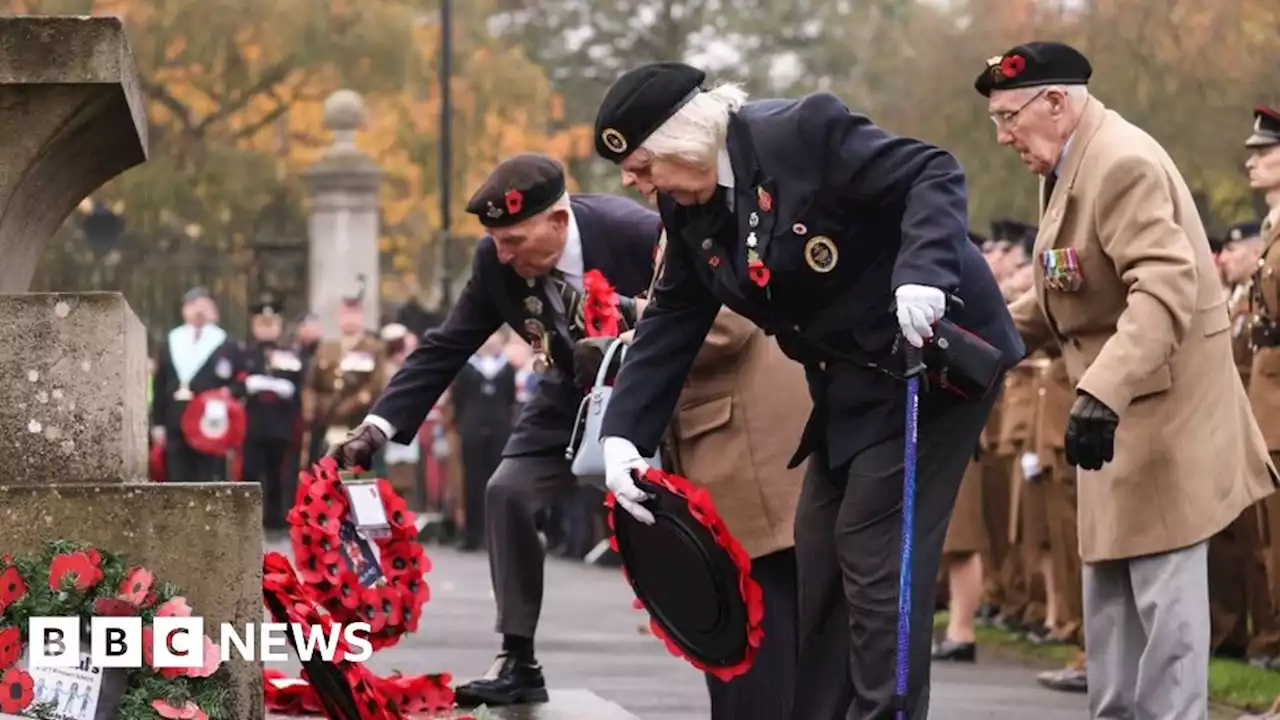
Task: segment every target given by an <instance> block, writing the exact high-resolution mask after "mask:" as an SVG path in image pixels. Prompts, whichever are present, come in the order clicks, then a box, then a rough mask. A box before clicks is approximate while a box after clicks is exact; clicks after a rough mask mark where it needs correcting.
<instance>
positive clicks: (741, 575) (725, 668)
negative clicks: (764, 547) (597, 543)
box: [605, 468, 764, 681]
mask: <svg viewBox="0 0 1280 720" xmlns="http://www.w3.org/2000/svg"><path fill="white" fill-rule="evenodd" d="M643 480H644V482H646V483H649V484H651V485H654V486H657V487H660V488H662V489H664V490H666V491H668V492H670V493H671V494H672V495H674V496H676V497H677V498H679V499H680V500H683V501H684V502H685V503H687V505H688V511H689V515H690V516H691V517H692V518H693V519H694V520H695V521H696V522H697V523H698V524H700V525H701V526H702V527H704V528H706V530H707V532H708V533H709V534H710V536H711V538H712V540H713V541H714V542H715V544H716V545H717V546H719V547H720V548H721V549H723V550H724V552H725V554H726V555H727V556H728V558H729V560H730V561H731V562H732V565H733V567H734V568H735V570H736V573H735V575H736V577H735V578H734V579H735V580H736V588H737V590H738V593H739V594H740V596H741V599H742V604H743V607H744V609H745V612H744V613H743V621H744V623H745V627H743V628H742V632H743V636H744V637H745V647H744V648H743V650H742V653H741V656H740V657H738V658H737V659H736V660H734V661H730V662H727V663H724V664H712V663H710V662H706V661H703V660H700V659H699V658H696V657H693V656H692V655H690V654H689V653H687V652H685V651H684V650H683V649H682V648H681V647H680V645H679V644H678V643H677V642H676V641H675V640H674V639H673V638H672V637H670V635H669V633H668V632H667V631H666V630H665V629H664V628H663V627H662V624H661V623H660V622H659V620H658V617H657V613H655V612H654V611H653V609H652V608H648V607H645V605H644V601H643V599H642V598H641V597H639V596H638V597H637V598H636V601H635V605H636V607H637V608H638V609H643V610H646V611H648V612H649V615H650V618H649V628H650V630H651V631H652V632H653V636H654V637H656V638H658V639H659V640H661V641H662V642H663V643H664V644H665V645H666V646H667V650H668V651H669V652H670V653H671V654H672V655H675V656H676V657H679V658H683V659H684V660H685V661H686V662H688V663H689V664H690V665H693V666H694V667H696V668H698V669H699V670H701V671H703V672H706V673H709V674H710V675H712V676H714V677H716V678H718V679H720V680H721V681H728V680H730V679H732V678H734V677H737V676H739V675H742V674H745V673H746V672H747V671H748V670H750V669H751V665H752V663H753V662H754V661H755V656H756V652H757V651H758V650H759V648H760V643H761V641H762V640H763V639H764V629H763V627H762V622H763V620H764V592H763V591H762V590H761V589H760V585H759V583H757V582H756V581H755V580H754V579H753V578H752V577H751V556H750V555H748V554H747V551H746V550H745V549H743V547H742V544H741V543H740V542H738V539H737V538H735V537H734V536H733V534H732V533H730V532H729V528H728V526H727V525H725V522H724V520H723V519H722V518H721V517H720V514H719V513H718V512H716V509H715V504H714V503H713V502H712V500H711V494H710V493H709V492H707V490H706V488H703V487H700V486H698V485H695V484H694V483H692V482H690V481H689V480H687V479H686V478H683V477H680V476H679V475H675V474H673V473H668V472H665V471H662V470H658V469H654V468H650V469H649V470H647V471H646V472H645V475H644V478H643ZM605 506H606V507H607V508H608V509H609V529H610V530H611V531H612V532H613V533H614V535H613V536H612V537H611V538H610V539H609V546H610V547H611V548H612V549H613V550H614V552H619V545H618V535H617V527H618V523H617V518H618V512H619V511H618V509H617V504H616V501H615V499H614V496H613V493H609V494H608V495H607V496H606V497H605ZM624 512H625V511H624ZM622 572H623V576H624V577H626V578H627V582H628V583H630V584H631V585H632V587H633V588H637V586H636V584H635V582H633V580H632V578H631V577H629V574H628V572H627V568H626V566H625V564H624V566H623V569H622ZM637 595H639V593H637Z"/></svg>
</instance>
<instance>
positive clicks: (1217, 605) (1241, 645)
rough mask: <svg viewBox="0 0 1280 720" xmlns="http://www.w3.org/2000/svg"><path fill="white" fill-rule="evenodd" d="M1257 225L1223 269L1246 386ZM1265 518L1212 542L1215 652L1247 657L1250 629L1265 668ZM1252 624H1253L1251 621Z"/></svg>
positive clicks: (1226, 254) (1256, 515) (1237, 240)
mask: <svg viewBox="0 0 1280 720" xmlns="http://www.w3.org/2000/svg"><path fill="white" fill-rule="evenodd" d="M1260 232H1261V225H1260V224H1259V223H1257V222H1245V223H1238V224H1236V225H1235V226H1233V227H1232V228H1231V229H1230V230H1229V231H1228V232H1227V235H1226V238H1225V239H1224V240H1223V241H1222V243H1221V246H1220V249H1219V254H1218V267H1219V269H1220V270H1221V271H1222V280H1223V285H1224V287H1225V288H1226V290H1227V293H1228V297H1229V301H1228V304H1227V310H1228V311H1229V312H1230V313H1231V334H1232V351H1233V353H1234V355H1235V360H1236V367H1237V369H1239V371H1240V378H1241V380H1242V381H1243V382H1244V384H1245V386H1246V387H1248V385H1249V378H1250V367H1249V366H1250V364H1251V363H1252V361H1253V348H1252V347H1251V343H1250V337H1249V332H1248V327H1247V324H1248V319H1249V294H1250V289H1251V287H1252V278H1253V273H1254V271H1255V270H1256V268H1257V264H1258V258H1259V256H1260V255H1261V252H1262V239H1261V237H1260V236H1259V235H1260ZM1261 521H1262V516H1261V513H1260V512H1259V509H1258V506H1256V505H1254V506H1250V507H1248V508H1245V510H1244V512H1242V513H1240V517H1238V518H1237V519H1236V521H1235V522H1233V523H1231V524H1230V525H1228V526H1227V527H1226V528H1224V529H1223V530H1222V531H1221V532H1219V533H1218V534H1217V535H1214V536H1213V537H1212V538H1210V540H1209V623H1210V647H1211V649H1212V651H1213V653H1214V654H1215V655H1217V656H1220V657H1229V658H1243V657H1245V656H1246V654H1248V653H1250V650H1251V648H1250V626H1251V625H1252V628H1253V635H1254V638H1255V642H1254V647H1253V648H1252V654H1253V655H1255V656H1256V657H1257V660H1258V662H1259V663H1260V664H1266V662H1267V658H1269V657H1270V656H1274V655H1276V651H1277V649H1280V648H1277V645H1278V644H1280V642H1278V641H1280V636H1278V635H1277V634H1276V632H1275V628H1274V625H1275V623H1274V622H1272V618H1271V610H1270V605H1271V599H1270V594H1269V592H1268V587H1267V578H1266V568H1265V566H1264V565H1263V552H1264V550H1265V547H1264V544H1263V541H1262V540H1263V538H1262V534H1261V532H1260V522H1261ZM1251 621H1252V622H1251Z"/></svg>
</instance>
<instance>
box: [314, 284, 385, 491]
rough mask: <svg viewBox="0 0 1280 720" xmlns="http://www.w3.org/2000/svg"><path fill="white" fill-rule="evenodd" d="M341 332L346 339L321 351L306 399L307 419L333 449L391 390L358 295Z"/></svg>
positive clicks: (347, 303)
mask: <svg viewBox="0 0 1280 720" xmlns="http://www.w3.org/2000/svg"><path fill="white" fill-rule="evenodd" d="M338 326H339V329H340V331H341V333H342V336H341V337H340V338H338V339H337V340H326V341H324V342H322V343H321V344H320V346H319V347H318V348H316V354H315V359H314V361H313V362H312V364H311V372H310V374H309V375H308V376H307V386H306V390H305V391H304V392H303V395H302V408H303V417H309V418H314V419H315V423H314V425H313V427H314V428H315V430H313V432H322V433H323V434H324V437H325V444H326V445H329V446H332V445H333V444H335V443H338V442H340V441H341V440H342V439H343V438H344V437H346V434H347V431H348V430H350V429H351V428H354V427H356V426H357V425H359V424H360V423H361V422H362V421H363V420H364V416H365V415H367V414H368V412H369V408H370V407H372V406H373V401H374V400H376V399H377V398H378V394H379V393H381V392H382V388H383V387H384V386H385V385H386V384H387V365H386V357H385V352H384V350H383V345H382V341H381V340H379V339H378V337H377V336H376V335H374V334H372V333H370V332H369V331H368V330H366V328H365V317H364V309H363V307H362V305H361V298H360V297H359V295H357V296H354V297H347V298H343V302H342V307H341V309H340V310H339V314H338ZM365 469H366V470H369V469H371V468H365Z"/></svg>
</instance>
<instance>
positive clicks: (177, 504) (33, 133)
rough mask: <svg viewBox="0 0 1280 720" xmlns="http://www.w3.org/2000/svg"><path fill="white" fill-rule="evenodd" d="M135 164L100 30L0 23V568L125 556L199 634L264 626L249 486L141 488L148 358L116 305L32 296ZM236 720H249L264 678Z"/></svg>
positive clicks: (119, 61)
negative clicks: (85, 212) (177, 598)
mask: <svg viewBox="0 0 1280 720" xmlns="http://www.w3.org/2000/svg"><path fill="white" fill-rule="evenodd" d="M146 159H147V118H146V102H145V99H144V98H143V97H142V94H141V92H140V90H139V80H138V74H137V69H136V67H135V65H134V60H133V54H132V52H131V50H130V49H129V42H128V39H127V38H126V37H125V33H124V28H123V26H122V25H121V23H120V21H119V20H118V19H116V18H106V17H24V16H17V17H14V16H9V17H0V377H3V378H4V380H3V382H0V454H2V456H3V457H4V458H5V461H6V463H7V467H6V469H5V472H4V474H3V475H0V554H5V553H15V554H16V553H24V552H30V551H34V550H38V549H40V548H41V547H42V546H43V545H44V544H45V543H47V542H49V541H50V540H57V539H68V540H77V541H80V542H87V543H91V544H94V545H97V546H99V547H103V548H108V549H111V550H114V551H117V552H122V553H126V554H127V555H128V556H129V559H130V561H131V562H134V563H137V564H139V565H144V566H146V567H148V568H150V569H152V570H153V571H155V572H156V573H157V575H158V577H159V578H160V579H162V580H164V581H168V582H174V583H177V584H178V585H179V586H181V587H182V588H183V590H184V593H185V594H186V596H187V597H188V599H189V600H190V601H191V603H192V606H193V607H194V608H195V609H196V610H197V611H198V613H199V614H200V615H202V616H204V617H205V618H206V620H207V621H210V622H214V623H220V622H232V623H236V624H237V625H240V626H242V627H243V625H244V624H245V623H248V622H254V623H257V622H260V621H261V620H262V612H263V611H262V549H263V542H262V524H261V523H262V497H261V491H260V489H259V488H258V486H257V485H256V484H252V483H214V484H181V485H179V484H172V485H170V484H151V483H149V482H146V479H147V473H146V468H147V440H146V438H147V428H148V419H147V414H148V413H147V404H146V397H147V382H148V380H147V371H146V364H147V348H146V334H145V332H144V330H143V327H142V323H141V322H139V320H138V317H137V315H135V314H134V312H133V310H132V309H131V308H130V307H129V304H128V302H126V301H125V299H124V297H123V296H122V295H120V294H119V293H74V292H64V293H27V292H26V291H27V290H28V289H29V288H30V286H31V279H32V277H33V275H34V274H35V269H36V264H37V263H38V262H39V261H40V255H41V254H42V253H43V251H44V248H45V246H46V245H47V244H48V241H49V239H50V238H51V237H52V236H53V234H54V232H56V231H57V229H58V226H59V225H60V224H61V223H62V222H63V220H65V218H66V217H67V215H68V214H69V213H70V212H71V211H72V209H73V208H75V206H76V205H77V203H79V202H80V201H81V200H82V199H83V198H85V197H86V196H88V195H89V194H90V193H92V192H94V191H95V190H97V189H98V188H99V187H100V186H101V185H102V184H103V183H105V182H106V181H108V180H110V179H112V178H114V177H115V176H117V175H119V174H120V173H122V172H124V171H126V170H128V169H129V168H131V167H134V166H136V165H138V164H140V163H142V162H144V161H145V160H146ZM228 671H229V672H230V673H231V715H232V717H234V718H236V719H237V720H241V719H243V720H261V718H262V716H263V714H264V713H263V703H262V667H261V664H260V663H245V662H236V663H232V664H231V666H230V667H229V668H228Z"/></svg>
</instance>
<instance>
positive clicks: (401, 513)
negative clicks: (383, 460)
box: [378, 478, 418, 536]
mask: <svg viewBox="0 0 1280 720" xmlns="http://www.w3.org/2000/svg"><path fill="white" fill-rule="evenodd" d="M378 495H379V496H380V497H381V498H382V508H383V510H385V511H386V513H387V523H388V524H389V525H391V529H392V530H399V531H401V532H411V533H413V534H414V535H415V536H416V535H417V534H418V526H417V525H415V524H414V515H413V513H412V512H410V511H409V506H408V505H407V504H405V501H404V498H402V497H400V495H399V494H397V493H396V491H395V488H393V487H391V483H389V482H387V481H386V480H384V479H382V478H378Z"/></svg>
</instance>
